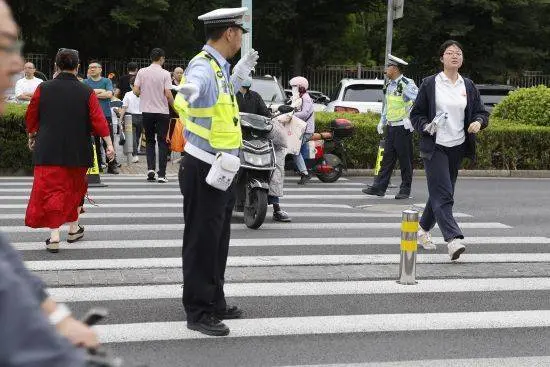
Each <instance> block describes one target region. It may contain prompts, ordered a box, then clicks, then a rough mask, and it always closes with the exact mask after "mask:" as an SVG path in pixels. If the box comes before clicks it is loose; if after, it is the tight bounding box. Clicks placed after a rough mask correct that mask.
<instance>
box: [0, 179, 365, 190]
mask: <svg viewBox="0 0 550 367" xmlns="http://www.w3.org/2000/svg"><path fill="white" fill-rule="evenodd" d="M102 183H104V184H106V185H107V187H104V188H101V187H90V190H109V187H116V186H139V187H150V188H162V187H177V188H179V183H178V181H177V179H176V180H170V182H166V183H163V184H162V185H160V184H157V183H155V182H146V181H145V180H144V181H143V182H136V181H128V182H122V181H121V182H109V183H106V182H105V181H102ZM11 186H23V187H28V188H29V190H30V188H31V187H32V181H19V182H0V187H11ZM311 186H315V187H335V186H356V187H364V186H365V184H364V183H361V182H339V181H338V182H332V183H325V182H320V181H317V182H310V183H308V185H305V186H304V187H306V188H309V187H311ZM2 190H4V189H2ZM5 190H6V191H11V189H5ZM356 190H357V189H356ZM359 190H360V189H359Z"/></svg>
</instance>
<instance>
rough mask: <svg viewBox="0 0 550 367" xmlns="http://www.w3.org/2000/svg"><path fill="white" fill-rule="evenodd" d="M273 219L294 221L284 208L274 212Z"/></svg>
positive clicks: (276, 220)
mask: <svg viewBox="0 0 550 367" xmlns="http://www.w3.org/2000/svg"><path fill="white" fill-rule="evenodd" d="M273 220H274V221H275V222H287V223H288V222H292V219H290V216H289V215H288V213H287V212H285V211H284V210H278V211H276V212H273Z"/></svg>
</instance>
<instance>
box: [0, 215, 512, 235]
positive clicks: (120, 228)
mask: <svg viewBox="0 0 550 367" xmlns="http://www.w3.org/2000/svg"><path fill="white" fill-rule="evenodd" d="M130 215H131V214H130ZM85 227H86V231H87V232H104V231H117V232H128V231H132V232H136V231H183V229H184V228H185V225H184V224H124V225H120V224H89V225H86V226H85ZM459 227H460V228H464V229H481V228H483V229H507V228H512V227H510V226H507V225H506V224H502V223H494V222H461V223H459ZM398 228H401V223H400V222H395V223H265V224H263V225H262V226H261V227H260V229H259V230H286V231H291V230H296V229H317V230H322V229H398ZM231 230H235V231H238V230H250V229H249V228H247V227H246V226H245V225H244V224H238V223H233V224H231ZM42 231H43V230H42ZM0 232H4V233H38V231H36V230H34V229H32V228H29V227H25V226H3V227H0Z"/></svg>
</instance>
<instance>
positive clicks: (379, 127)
mask: <svg viewBox="0 0 550 367" xmlns="http://www.w3.org/2000/svg"><path fill="white" fill-rule="evenodd" d="M384 125H385V124H384V123H383V122H382V121H380V122H379V123H378V125H377V126H376V131H378V134H380V135H382V134H384Z"/></svg>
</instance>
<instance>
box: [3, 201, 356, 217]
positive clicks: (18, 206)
mask: <svg viewBox="0 0 550 367" xmlns="http://www.w3.org/2000/svg"><path fill="white" fill-rule="evenodd" d="M92 199H94V198H92ZM283 205H284V206H285V207H288V208H341V209H352V208H353V207H352V206H351V205H347V204H330V203H329V204H316V203H312V204H309V203H307V204H306V203H303V204H301V203H284V202H283ZM0 208H2V209H26V208H27V204H0ZM102 208H145V209H147V208H182V209H183V197H180V200H178V202H177V203H174V202H173V201H172V202H170V203H117V204H112V203H100V204H98V205H97V206H93V205H86V211H87V212H88V211H93V210H101V209H102ZM85 216H86V215H84V217H85Z"/></svg>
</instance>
